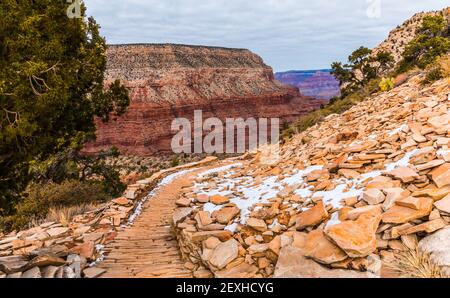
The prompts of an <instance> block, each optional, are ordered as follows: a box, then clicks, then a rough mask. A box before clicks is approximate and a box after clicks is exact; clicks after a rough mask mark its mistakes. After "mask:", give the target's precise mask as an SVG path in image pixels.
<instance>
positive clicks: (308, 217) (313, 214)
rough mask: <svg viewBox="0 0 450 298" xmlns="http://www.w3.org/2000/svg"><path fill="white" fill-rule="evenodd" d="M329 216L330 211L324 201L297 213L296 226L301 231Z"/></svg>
mask: <svg viewBox="0 0 450 298" xmlns="http://www.w3.org/2000/svg"><path fill="white" fill-rule="evenodd" d="M327 218H328V212H327V210H326V209H325V206H324V204H323V202H322V201H319V202H318V203H317V205H315V206H314V207H312V208H311V209H309V210H306V211H304V212H302V213H300V214H298V215H297V218H296V222H295V228H296V229H297V230H299V231H301V230H303V229H304V228H306V227H310V226H316V225H318V224H320V223H321V222H322V221H324V220H325V219H327Z"/></svg>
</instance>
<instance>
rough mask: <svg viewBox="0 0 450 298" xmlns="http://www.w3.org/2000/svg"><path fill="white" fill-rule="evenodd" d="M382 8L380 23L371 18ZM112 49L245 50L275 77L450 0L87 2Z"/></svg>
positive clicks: (327, 59) (379, 35)
mask: <svg viewBox="0 0 450 298" xmlns="http://www.w3.org/2000/svg"><path fill="white" fill-rule="evenodd" d="M377 1H379V3H380V8H381V9H380V15H379V18H369V17H368V14H367V11H368V9H369V7H372V6H371V5H376V4H377ZM84 2H85V3H86V5H87V7H88V14H89V15H93V16H94V17H95V18H96V19H97V21H98V22H99V23H100V25H101V26H102V31H101V32H102V34H103V35H104V36H105V37H106V39H107V41H108V43H112V44H116V43H183V44H196V45H211V46H224V47H236V48H248V49H250V50H252V51H254V52H256V53H257V54H259V55H260V56H262V57H263V59H264V60H265V62H266V63H267V64H269V65H271V66H272V67H273V68H274V69H275V70H277V71H279V70H288V69H314V68H325V67H328V66H329V65H330V64H331V62H333V61H337V60H344V59H345V58H346V57H347V56H348V54H349V53H350V52H351V51H352V50H354V49H355V48H357V47H359V46H361V45H366V46H370V47H373V46H375V45H377V44H378V43H380V42H381V41H383V40H384V39H385V38H386V37H387V34H388V32H389V31H390V30H391V29H393V28H394V27H395V26H397V25H399V24H401V23H403V21H405V20H406V19H407V18H409V17H411V16H412V15H413V14H414V13H416V12H420V11H429V10H436V9H442V8H444V7H446V6H450V0H396V1H388V0H315V1H311V0H254V1H249V0H85V1H84Z"/></svg>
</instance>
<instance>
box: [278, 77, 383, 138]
mask: <svg viewBox="0 0 450 298" xmlns="http://www.w3.org/2000/svg"><path fill="white" fill-rule="evenodd" d="M379 83H380V80H379V79H372V80H370V81H369V82H368V83H367V85H366V86H364V87H362V88H360V89H359V90H357V91H355V92H353V93H350V94H348V95H344V96H342V97H341V98H340V99H338V98H334V99H333V101H330V103H329V104H328V105H327V106H326V107H324V108H323V109H320V110H315V111H314V112H311V113H309V114H308V115H306V116H304V117H302V118H300V119H299V120H298V121H297V122H295V123H294V124H293V125H292V126H291V127H290V128H289V129H288V130H285V131H283V136H284V137H291V136H292V135H294V134H295V133H300V132H302V131H305V130H306V129H308V128H309V127H311V126H313V125H315V124H317V123H319V122H320V121H322V120H323V119H324V118H325V117H327V116H328V115H331V114H341V113H343V112H345V111H346V110H348V109H349V108H351V107H352V106H353V105H355V104H357V103H359V102H361V101H363V100H365V99H366V98H367V97H368V96H369V95H371V94H373V93H375V92H377V91H378V90H379V87H378V85H379Z"/></svg>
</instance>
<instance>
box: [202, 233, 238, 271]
mask: <svg viewBox="0 0 450 298" xmlns="http://www.w3.org/2000/svg"><path fill="white" fill-rule="evenodd" d="M238 253H239V243H238V242H237V241H236V240H235V239H230V240H228V241H226V242H223V243H220V244H219V245H217V246H216V248H215V249H214V251H213V252H212V254H211V257H210V258H209V263H210V264H211V265H212V266H214V267H216V268H218V269H223V268H225V266H226V265H228V264H229V263H230V262H232V261H233V260H234V259H236V258H237V257H238Z"/></svg>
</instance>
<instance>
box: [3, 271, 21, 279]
mask: <svg viewBox="0 0 450 298" xmlns="http://www.w3.org/2000/svg"><path fill="white" fill-rule="evenodd" d="M21 276H22V272H16V273H11V274H8V275H7V276H6V278H20V277H21Z"/></svg>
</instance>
